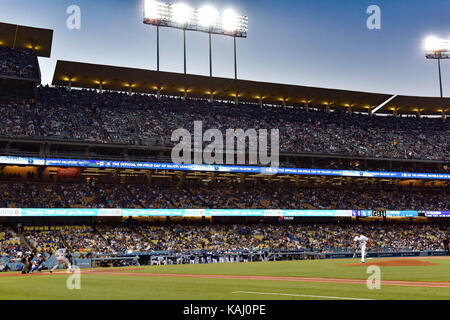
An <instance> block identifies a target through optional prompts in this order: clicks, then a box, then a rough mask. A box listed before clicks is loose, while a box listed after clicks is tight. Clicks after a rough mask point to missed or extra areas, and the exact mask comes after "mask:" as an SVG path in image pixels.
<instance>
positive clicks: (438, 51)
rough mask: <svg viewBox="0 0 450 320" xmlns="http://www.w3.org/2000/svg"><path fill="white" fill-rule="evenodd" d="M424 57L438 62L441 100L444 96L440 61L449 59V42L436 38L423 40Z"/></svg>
mask: <svg viewBox="0 0 450 320" xmlns="http://www.w3.org/2000/svg"><path fill="white" fill-rule="evenodd" d="M425 57H426V58H427V59H433V60H437V62H438V72H439V90H440V94H441V98H442V97H443V96H444V95H443V90H442V71H441V60H443V59H450V40H442V39H438V38H436V37H428V38H427V39H425Z"/></svg>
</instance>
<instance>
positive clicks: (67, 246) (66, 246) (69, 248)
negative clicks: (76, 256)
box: [58, 230, 72, 252]
mask: <svg viewBox="0 0 450 320" xmlns="http://www.w3.org/2000/svg"><path fill="white" fill-rule="evenodd" d="M58 236H59V238H60V239H61V242H62V243H63V244H64V247H65V248H67V250H68V251H70V252H72V246H71V245H70V244H69V243H68V242H67V241H66V240H65V239H64V236H63V234H62V232H61V230H58Z"/></svg>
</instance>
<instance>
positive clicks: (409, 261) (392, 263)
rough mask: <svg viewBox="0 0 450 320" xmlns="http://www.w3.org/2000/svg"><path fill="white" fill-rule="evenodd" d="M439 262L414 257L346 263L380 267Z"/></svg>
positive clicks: (352, 265)
mask: <svg viewBox="0 0 450 320" xmlns="http://www.w3.org/2000/svg"><path fill="white" fill-rule="evenodd" d="M437 265H438V264H437V263H432V262H427V261H422V260H414V259H389V260H379V261H371V262H366V263H352V264H346V265H345V266H349V267H364V266H379V267H419V266H437Z"/></svg>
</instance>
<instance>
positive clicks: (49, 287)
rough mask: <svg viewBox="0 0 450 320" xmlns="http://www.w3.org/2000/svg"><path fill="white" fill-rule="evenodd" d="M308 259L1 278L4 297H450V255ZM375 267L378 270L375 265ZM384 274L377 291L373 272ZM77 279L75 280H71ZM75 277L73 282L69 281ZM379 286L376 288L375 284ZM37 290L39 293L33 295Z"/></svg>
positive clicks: (12, 274)
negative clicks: (370, 281)
mask: <svg viewBox="0 0 450 320" xmlns="http://www.w3.org/2000/svg"><path fill="white" fill-rule="evenodd" d="M357 262H358V260H357V259H346V260H344V259H340V260H308V261H284V262H253V263H227V264H197V265H168V266H145V267H130V268H96V269H82V270H81V273H80V274H79V282H78V283H79V285H80V289H76V286H75V288H74V289H71V290H70V289H68V288H67V285H66V284H67V282H68V280H70V281H69V282H70V283H71V284H72V285H73V284H75V283H76V281H75V280H74V279H75V277H77V276H78V275H77V274H72V275H70V274H67V273H66V272H65V271H63V270H60V271H57V272H56V273H53V274H50V273H49V272H48V271H44V272H42V273H36V274H31V275H21V274H20V273H16V272H9V273H0V299H2V300H9V299H14V300H15V299H63V300H78V299H88V300H102V299H121V300H122V299H125V300H127V299H132V300H141V299H145V300H153V299H158V300H160V299H163V300H165V299H170V300H181V299H182V300H233V299H238V300H246V299H251V300H265V299H269V300H275V299H283V300H292V299H298V300H317V299H319V300H405V299H406V300H415V299H439V300H450V259H449V258H448V257H417V258H395V259H393V258H384V259H371V260H367V263H365V264H359V263H357ZM372 265H376V266H378V267H379V269H377V268H369V267H371V266H372ZM370 270H372V272H373V270H379V271H380V273H379V279H380V283H379V284H380V287H379V289H377V288H376V287H375V288H373V289H372V290H370V289H369V288H368V286H367V279H368V278H369V277H370V276H374V275H375V274H373V273H368V271H370ZM71 276H72V277H71ZM70 277H71V278H70ZM372 284H376V283H375V282H372ZM32 288H34V290H30V289H32Z"/></svg>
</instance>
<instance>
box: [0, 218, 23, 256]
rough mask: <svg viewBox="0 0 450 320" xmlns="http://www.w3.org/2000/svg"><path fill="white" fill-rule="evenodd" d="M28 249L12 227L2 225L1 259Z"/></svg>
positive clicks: (0, 227) (0, 237)
mask: <svg viewBox="0 0 450 320" xmlns="http://www.w3.org/2000/svg"><path fill="white" fill-rule="evenodd" d="M26 251H28V248H27V247H26V246H25V245H23V244H22V242H21V241H20V237H19V236H18V234H17V233H16V232H14V231H13V230H12V229H11V228H8V227H6V226H1V225H0V260H1V258H2V257H7V258H9V257H16V256H18V255H22V254H23V253H25V252H26Z"/></svg>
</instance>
